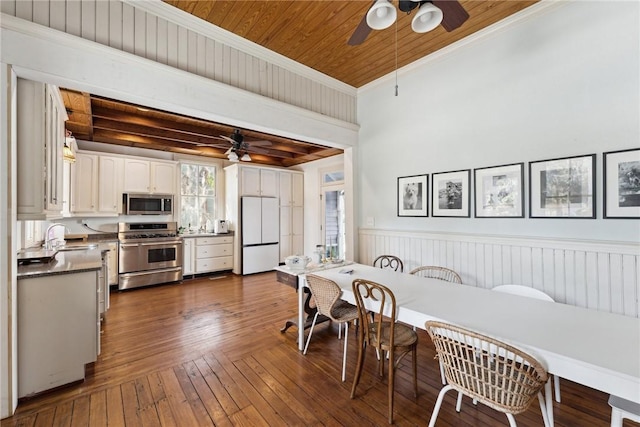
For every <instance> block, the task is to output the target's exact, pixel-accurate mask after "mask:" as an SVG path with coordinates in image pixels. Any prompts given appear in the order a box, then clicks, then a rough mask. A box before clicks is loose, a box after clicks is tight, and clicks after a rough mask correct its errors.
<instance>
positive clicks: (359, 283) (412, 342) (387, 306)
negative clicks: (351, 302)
mask: <svg viewBox="0 0 640 427" xmlns="http://www.w3.org/2000/svg"><path fill="white" fill-rule="evenodd" d="M352 287H353V294H354V296H355V299H356V306H357V307H358V322H359V324H360V327H359V329H358V364H357V366H356V373H355V376H354V378H353V387H352V388H351V398H352V399H353V398H354V397H355V395H356V387H357V386H358V382H359V381H360V376H361V375H362V368H363V366H364V359H365V354H366V353H365V352H366V348H367V346H369V347H373V348H375V349H376V351H377V352H379V353H382V354H385V352H386V353H387V354H388V357H387V358H384V357H382V358H379V359H378V366H379V375H380V377H381V378H383V377H384V365H385V363H387V361H388V363H389V366H388V369H387V370H388V380H387V381H388V406H389V424H393V393H394V380H395V371H396V368H397V367H398V365H399V364H400V362H401V361H402V359H403V358H404V356H406V355H407V354H408V353H411V354H412V359H413V393H414V395H415V396H416V397H417V396H418V379H417V378H418V377H417V359H416V350H417V347H418V335H417V334H416V332H415V331H414V330H413V329H411V328H410V327H409V326H406V325H403V324H400V323H396V298H395V296H394V295H393V292H391V290H389V288H387V287H386V286H384V285H381V284H378V283H375V282H371V281H368V280H364V279H356V280H354V281H353V284H352ZM370 312H373V316H371V314H370Z"/></svg>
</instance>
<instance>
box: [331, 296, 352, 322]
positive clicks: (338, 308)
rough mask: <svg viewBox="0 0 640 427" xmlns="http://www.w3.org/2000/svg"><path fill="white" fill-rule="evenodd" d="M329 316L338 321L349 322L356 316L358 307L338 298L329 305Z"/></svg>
mask: <svg viewBox="0 0 640 427" xmlns="http://www.w3.org/2000/svg"><path fill="white" fill-rule="evenodd" d="M331 317H332V318H333V319H334V320H336V321H338V322H350V321H352V320H355V319H357V318H358V307H356V306H355V305H353V304H349V303H348V302H346V301H343V300H338V301H336V303H335V304H334V305H333V307H331Z"/></svg>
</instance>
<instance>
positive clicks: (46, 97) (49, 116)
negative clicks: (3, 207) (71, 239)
mask: <svg viewBox="0 0 640 427" xmlns="http://www.w3.org/2000/svg"><path fill="white" fill-rule="evenodd" d="M17 91H18V102H17V104H18V105H17V117H16V120H17V138H18V153H17V169H18V178H17V186H18V212H17V213H18V219H24V220H28V219H33V220H46V219H53V218H60V217H61V216H62V209H63V181H62V180H63V173H62V169H63V168H62V147H63V145H64V139H65V125H64V122H65V121H66V120H67V113H66V110H65V108H64V103H63V102H62V98H61V96H60V91H59V90H58V88H57V87H56V86H53V85H49V84H44V83H40V82H34V81H31V80H25V79H18V88H17Z"/></svg>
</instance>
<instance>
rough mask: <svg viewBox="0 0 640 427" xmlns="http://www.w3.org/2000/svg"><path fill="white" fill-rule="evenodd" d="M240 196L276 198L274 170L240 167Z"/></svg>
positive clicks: (275, 174) (276, 186)
mask: <svg viewBox="0 0 640 427" xmlns="http://www.w3.org/2000/svg"><path fill="white" fill-rule="evenodd" d="M240 195H241V196H262V197H278V172H277V171H276V170H274V169H264V168H255V167H246V166H242V167H240Z"/></svg>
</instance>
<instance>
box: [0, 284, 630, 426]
mask: <svg viewBox="0 0 640 427" xmlns="http://www.w3.org/2000/svg"><path fill="white" fill-rule="evenodd" d="M296 307H297V297H296V294H295V291H294V290H293V289H292V288H290V287H287V286H286V285H283V284H280V283H278V282H276V279H275V274H274V273H265V274H258V275H253V276H248V277H239V276H234V275H232V274H229V275H226V276H220V277H211V278H197V279H193V280H185V281H184V282H183V283H182V284H173V285H163V286H157V287H151V288H145V289H137V290H131V291H126V292H113V293H112V294H111V309H110V310H109V311H108V313H107V316H106V322H105V325H104V331H103V335H102V354H101V355H100V356H99V358H98V361H97V362H96V363H95V364H93V366H92V367H90V368H89V369H88V375H87V378H86V380H85V381H84V382H83V383H81V384H76V385H73V386H69V387H66V388H63V389H60V390H57V391H54V392H50V393H47V394H44V395H41V396H38V397H35V398H31V399H28V400H23V401H21V402H20V405H19V406H18V410H17V412H16V414H15V415H14V416H13V417H12V418H7V419H5V420H2V426H56V427H57V426H92V427H93V426H125V425H126V426H160V425H166V426H210V425H216V426H260V425H264V426H280V425H281V426H320V425H323V426H324V425H326V426H365V425H371V426H384V425H388V424H387V403H386V401H387V400H386V399H387V388H386V381H381V380H379V379H378V378H377V376H376V375H375V374H374V372H375V369H376V363H377V362H376V359H375V356H374V355H373V353H369V354H368V355H367V364H366V366H365V372H364V373H363V377H362V379H361V382H360V385H359V386H358V391H357V397H356V398H355V399H353V400H351V399H349V393H350V389H351V381H352V380H353V371H354V369H355V360H356V352H357V351H356V345H355V343H356V339H355V336H354V334H353V333H352V334H351V336H350V340H349V354H348V360H347V363H348V365H347V381H346V382H344V383H343V382H341V381H340V373H341V358H342V341H338V340H337V336H336V333H337V327H336V326H335V325H330V324H328V323H325V324H322V325H320V326H318V327H317V328H316V331H315V332H314V336H313V338H312V341H311V344H310V346H309V351H308V353H307V355H306V356H303V355H302V354H301V353H300V352H299V351H298V350H297V346H296V336H297V334H296V330H295V328H291V329H289V331H287V332H286V333H284V334H282V333H280V328H281V327H282V326H283V325H284V322H285V320H287V319H289V318H291V317H294V316H295V314H296ZM550 333H552V331H550ZM419 341H420V343H419V348H418V381H419V383H418V387H419V395H418V398H417V399H415V398H414V397H413V393H412V381H411V378H412V377H411V371H410V364H411V360H410V358H409V357H407V358H405V359H404V360H403V362H402V365H401V368H400V370H399V372H398V375H397V379H396V386H395V387H396V403H395V424H396V425H399V426H408V425H412V426H413V425H420V426H425V425H427V423H428V421H429V416H430V414H431V411H432V409H433V406H434V403H435V399H436V397H437V394H438V391H439V390H440V387H441V384H440V375H439V370H438V365H437V362H436V360H434V358H433V357H434V350H433V346H432V344H431V341H430V339H429V337H428V335H427V334H426V332H424V331H419ZM43 351H46V349H43ZM561 392H562V403H560V404H557V403H556V404H555V406H554V411H555V420H556V424H555V425H556V426H558V427H567V426H589V427H592V426H593V427H597V426H602V427H604V426H608V425H609V417H610V408H609V406H608V405H607V398H608V396H607V395H605V394H603V393H601V392H598V391H595V390H592V389H588V388H586V387H583V386H580V385H577V384H574V383H572V382H570V381H567V380H562V385H561ZM454 406H455V398H454V393H452V392H450V393H449V395H448V397H447V398H446V399H445V401H444V403H443V406H442V409H441V411H440V416H439V418H438V422H437V426H438V427H442V426H463V427H464V426H496V425H498V426H500V425H504V426H507V425H508V422H507V419H506V417H505V416H504V415H502V414H499V413H497V412H495V411H493V410H491V409H488V408H486V407H484V406H482V405H478V406H477V407H475V406H474V405H473V404H472V403H471V401H470V400H468V399H465V400H464V402H463V407H462V412H461V413H460V414H458V413H456V412H455V409H454ZM516 420H517V422H518V425H519V426H522V427H533V426H541V425H542V417H541V415H540V409H539V407H538V406H537V405H534V406H533V407H531V408H530V409H529V410H528V411H527V412H526V413H524V414H521V415H518V416H517V417H516ZM634 425H635V426H637V424H634V423H631V422H628V421H627V422H626V423H625V427H627V426H634Z"/></svg>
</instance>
